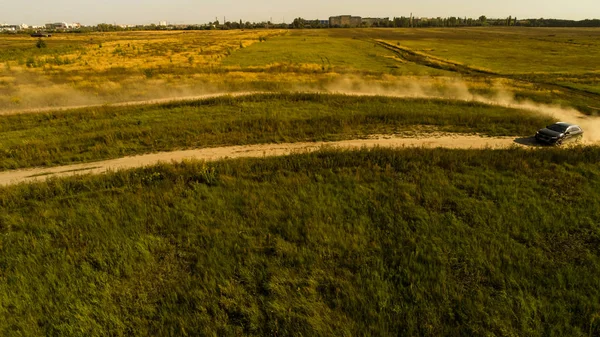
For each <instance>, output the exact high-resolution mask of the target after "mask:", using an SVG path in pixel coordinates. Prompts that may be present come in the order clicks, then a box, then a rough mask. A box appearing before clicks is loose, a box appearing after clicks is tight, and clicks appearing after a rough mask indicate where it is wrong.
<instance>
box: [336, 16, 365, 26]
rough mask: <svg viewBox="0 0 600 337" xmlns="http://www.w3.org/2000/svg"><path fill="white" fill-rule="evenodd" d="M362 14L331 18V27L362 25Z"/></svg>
mask: <svg viewBox="0 0 600 337" xmlns="http://www.w3.org/2000/svg"><path fill="white" fill-rule="evenodd" d="M361 23H362V18H361V17H360V16H351V15H340V16H332V17H330V18H329V27H360V24H361Z"/></svg>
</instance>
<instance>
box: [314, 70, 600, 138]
mask: <svg viewBox="0 0 600 337" xmlns="http://www.w3.org/2000/svg"><path fill="white" fill-rule="evenodd" d="M324 89H325V91H326V92H329V93H337V94H346V95H367V96H369V95H378V96H390V97H401V98H434V99H450V100H461V101H471V102H479V103H484V104H490V105H497V106H503V107H508V108H514V109H521V110H527V111H532V112H535V113H539V114H544V115H546V116H550V117H552V118H554V119H555V120H556V121H563V122H570V123H574V124H578V125H580V126H581V127H582V128H583V130H584V141H585V142H590V143H596V142H600V117H593V116H587V115H585V114H583V113H581V112H579V111H577V110H576V109H573V108H566V107H562V106H558V105H549V104H541V103H536V102H533V101H531V100H516V99H515V97H514V94H512V93H511V92H510V90H509V89H506V86H505V85H503V84H502V83H501V82H500V81H498V82H496V83H494V84H493V86H492V89H493V90H494V91H495V92H496V93H495V94H494V95H493V96H491V97H488V96H483V95H477V94H473V93H472V92H470V91H469V88H468V86H467V85H466V83H465V82H463V81H460V80H454V79H447V80H440V79H437V80H435V81H432V82H430V83H427V82H426V81H421V82H419V81H407V83H397V84H394V85H388V86H382V85H377V84H375V85H374V84H372V83H365V82H361V81H359V80H356V79H352V78H344V79H340V80H338V81H335V82H332V83H330V84H329V85H327V86H325V88H324ZM540 127H542V125H541V126H540Z"/></svg>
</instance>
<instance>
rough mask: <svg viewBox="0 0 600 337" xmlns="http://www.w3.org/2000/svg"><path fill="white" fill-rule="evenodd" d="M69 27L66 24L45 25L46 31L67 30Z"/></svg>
mask: <svg viewBox="0 0 600 337" xmlns="http://www.w3.org/2000/svg"><path fill="white" fill-rule="evenodd" d="M69 28H71V26H70V25H69V24H68V23H66V22H55V23H47V24H46V29H69Z"/></svg>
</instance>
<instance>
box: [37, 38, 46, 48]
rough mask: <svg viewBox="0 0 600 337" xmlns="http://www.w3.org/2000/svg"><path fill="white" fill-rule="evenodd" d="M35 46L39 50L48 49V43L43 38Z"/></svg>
mask: <svg viewBox="0 0 600 337" xmlns="http://www.w3.org/2000/svg"><path fill="white" fill-rule="evenodd" d="M35 46H36V47H38V48H40V49H42V48H46V47H48V46H47V45H46V41H44V40H42V39H41V38H39V39H38V41H37V43H36V44H35Z"/></svg>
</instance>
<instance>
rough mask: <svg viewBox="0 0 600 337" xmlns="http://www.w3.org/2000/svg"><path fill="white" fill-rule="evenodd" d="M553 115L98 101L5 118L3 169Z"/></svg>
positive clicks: (293, 97)
mask: <svg viewBox="0 0 600 337" xmlns="http://www.w3.org/2000/svg"><path fill="white" fill-rule="evenodd" d="M550 122H551V119H550V118H548V117H541V116H538V115H535V114H533V113H531V112H527V111H522V110H515V109H509V108H504V107H500V106H489V105H484V104H480V103H474V102H457V101H444V100H427V99H398V98H386V97H354V96H343V95H319V94H286V93H283V94H268V95H251V96H246V97H237V98H234V97H223V98H214V99H208V100H200V101H192V102H177V103H169V104H161V105H148V106H129V107H97V108H87V109H80V110H73V111H62V112H48V113H40V114H22V115H12V116H0V144H1V147H0V168H1V169H12V168H22V167H31V166H52V165H58V164H66V163H73V162H82V161H91V160H99V159H108V158H116V157H121V156H125V155H133V154H141V153H147V152H153V151H167V150H175V149H181V148H200V147H212V146H221V145H242V144H257V143H278V142H297V141H321V140H341V139H349V138H356V137H362V136H366V135H369V134H375V133H387V134H389V133H399V132H406V131H412V132H431V131H432V130H433V131H444V132H478V133H481V134H484V135H490V136H496V135H503V136H522V135H530V134H533V133H534V132H535V130H537V129H538V128H539V126H540V125H547V124H549V123H550Z"/></svg>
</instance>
